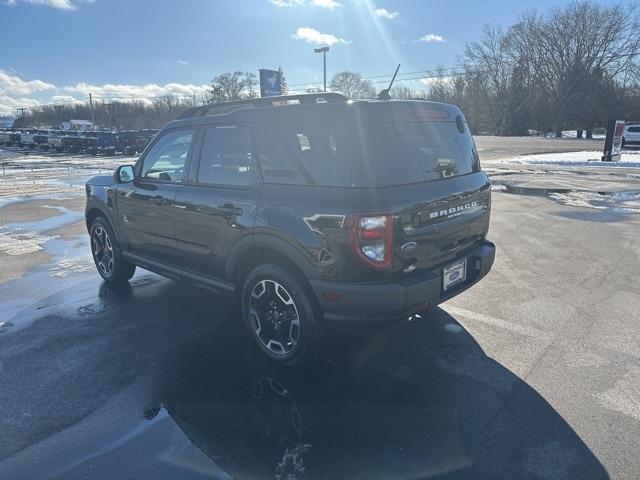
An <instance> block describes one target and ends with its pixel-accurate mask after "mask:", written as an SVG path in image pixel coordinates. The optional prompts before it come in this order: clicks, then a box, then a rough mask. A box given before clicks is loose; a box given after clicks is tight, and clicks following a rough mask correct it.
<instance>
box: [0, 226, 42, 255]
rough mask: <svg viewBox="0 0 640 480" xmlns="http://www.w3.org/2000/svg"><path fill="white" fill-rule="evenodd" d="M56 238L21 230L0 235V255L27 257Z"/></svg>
mask: <svg viewBox="0 0 640 480" xmlns="http://www.w3.org/2000/svg"><path fill="white" fill-rule="evenodd" d="M52 238H55V237H44V236H42V235H39V234H37V233H35V232H30V233H25V232H22V231H20V230H12V231H10V232H1V233H0V253H5V254H7V255H27V254H29V253H34V252H37V251H38V250H42V248H43V247H42V245H43V244H44V243H45V242H48V241H49V240H51V239H52Z"/></svg>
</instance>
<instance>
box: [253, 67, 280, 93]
mask: <svg viewBox="0 0 640 480" xmlns="http://www.w3.org/2000/svg"><path fill="white" fill-rule="evenodd" d="M259 71H260V96H261V97H277V96H279V95H282V82H281V78H280V72H279V71H278V70H265V69H262V68H261V69H260V70H259Z"/></svg>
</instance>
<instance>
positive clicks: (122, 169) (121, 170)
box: [113, 165, 134, 183]
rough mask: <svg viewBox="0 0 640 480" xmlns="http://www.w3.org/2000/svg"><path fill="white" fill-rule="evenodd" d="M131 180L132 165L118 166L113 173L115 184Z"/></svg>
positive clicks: (132, 175)
mask: <svg viewBox="0 0 640 480" xmlns="http://www.w3.org/2000/svg"><path fill="white" fill-rule="evenodd" d="M133 178H134V173H133V165H120V166H119V167H118V168H116V171H115V172H113V179H114V180H115V181H116V183H129V182H133Z"/></svg>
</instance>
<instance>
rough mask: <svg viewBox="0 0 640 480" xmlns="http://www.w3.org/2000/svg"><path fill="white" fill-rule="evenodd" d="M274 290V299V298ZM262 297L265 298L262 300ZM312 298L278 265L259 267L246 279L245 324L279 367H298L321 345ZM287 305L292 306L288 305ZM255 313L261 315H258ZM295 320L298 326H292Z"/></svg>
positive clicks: (243, 296)
mask: <svg viewBox="0 0 640 480" xmlns="http://www.w3.org/2000/svg"><path fill="white" fill-rule="evenodd" d="M278 287H279V288H278ZM276 289H278V293H277V294H276V297H277V298H276V297H274V295H273V294H274V293H275V291H276ZM260 292H262V293H260ZM256 295H257V296H256ZM264 295H268V296H267V297H265V298H264V300H261V298H262V297H263V296H264ZM270 297H274V298H273V299H271V298H270ZM287 298H288V300H287ZM311 298H312V297H311V296H310V294H309V292H308V289H307V288H305V286H304V285H303V284H302V283H301V282H300V281H299V280H298V279H297V278H296V277H295V276H294V275H292V274H291V273H290V272H288V271H287V270H285V269H283V268H282V267H279V266H277V265H271V264H265V265H260V266H258V267H256V268H254V269H253V270H252V271H251V272H250V273H249V275H247V278H246V279H245V282H244V286H243V288H242V318H243V319H244V324H245V326H246V327H247V329H248V330H249V334H250V335H251V337H252V338H253V339H254V340H255V342H256V344H257V345H258V347H259V348H260V350H262V352H264V354H265V355H267V356H268V357H269V358H270V359H271V360H273V361H275V362H277V363H278V364H280V365H285V366H289V367H293V366H299V365H302V364H306V363H309V362H310V361H312V360H313V359H314V358H315V357H316V354H317V352H318V350H319V344H320V322H319V318H320V315H319V314H318V312H317V311H316V309H315V308H314V306H313V303H312V301H311ZM271 300H273V304H272V303H271ZM289 301H290V302H292V304H289V305H287V304H286V302H289ZM267 305H269V306H267ZM292 307H293V308H292ZM265 309H266V310H269V311H264V310H265ZM258 310H262V311H260V312H259V313H258ZM294 317H295V319H297V326H296V325H292V324H295V323H296V321H295V319H294ZM263 329H264V332H263V331H262V330H263ZM270 337H271V338H270ZM278 343H279V344H280V345H279V346H278V345H277V344H278Z"/></svg>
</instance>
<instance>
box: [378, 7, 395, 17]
mask: <svg viewBox="0 0 640 480" xmlns="http://www.w3.org/2000/svg"><path fill="white" fill-rule="evenodd" d="M374 13H375V14H376V16H378V17H384V18H388V19H389V20H392V19H394V18H396V17H397V16H398V12H390V11H389V10H387V9H386V8H378V9H376V11H375V12H374Z"/></svg>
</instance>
